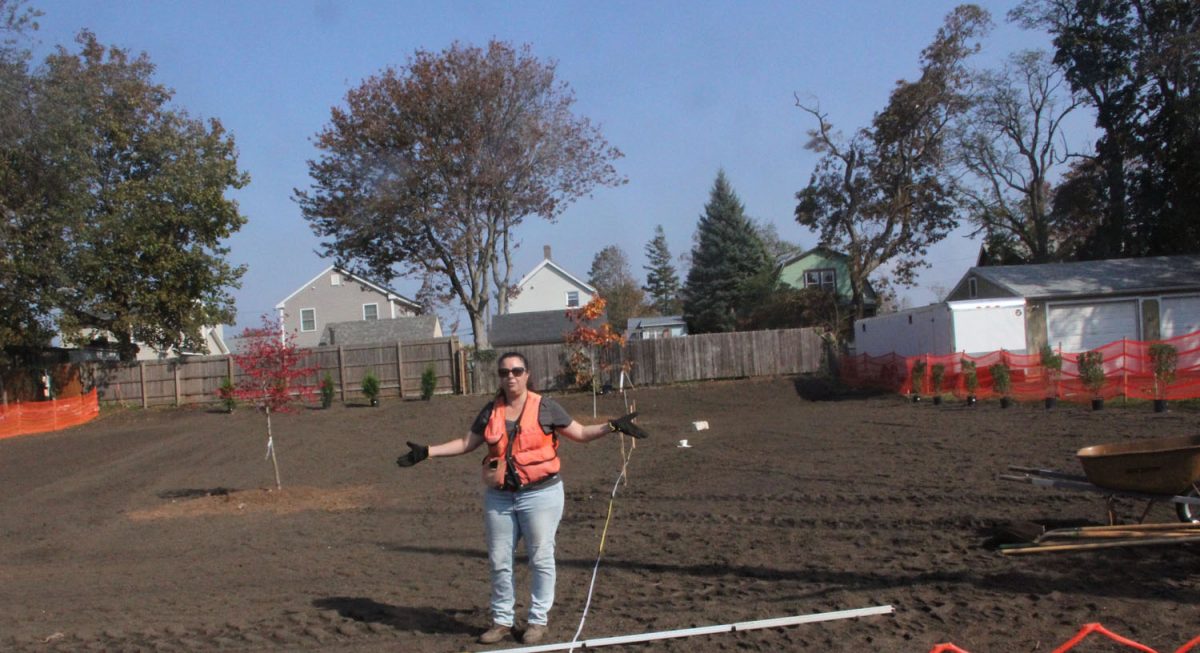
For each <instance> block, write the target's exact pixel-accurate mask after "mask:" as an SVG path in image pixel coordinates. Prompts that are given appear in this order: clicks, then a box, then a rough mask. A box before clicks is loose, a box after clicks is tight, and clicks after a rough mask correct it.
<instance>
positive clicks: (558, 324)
mask: <svg viewBox="0 0 1200 653" xmlns="http://www.w3.org/2000/svg"><path fill="white" fill-rule="evenodd" d="M607 323H608V317H607V316H603V317H600V318H597V319H595V320H592V321H591V322H588V323H587V325H588V326H590V327H592V328H593V329H595V328H598V327H600V326H601V325H603V324H607ZM574 329H575V322H574V321H573V320H571V319H570V318H568V317H567V312H566V311H565V310H561V309H559V310H553V311H531V312H528V313H509V314H508V315H494V316H492V328H491V330H490V331H489V332H488V340H489V341H491V345H492V346H493V347H513V346H519V345H545V344H551V343H559V342H565V341H566V339H567V334H568V333H570V332H571V331H572V330H574Z"/></svg>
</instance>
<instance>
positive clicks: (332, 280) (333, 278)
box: [329, 272, 342, 286]
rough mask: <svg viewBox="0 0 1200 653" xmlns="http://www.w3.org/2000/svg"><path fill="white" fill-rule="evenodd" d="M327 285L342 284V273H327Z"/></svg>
mask: <svg viewBox="0 0 1200 653" xmlns="http://www.w3.org/2000/svg"><path fill="white" fill-rule="evenodd" d="M329 285H331V286H340V285H342V275H340V274H338V273H337V272H334V273H333V274H331V275H329Z"/></svg>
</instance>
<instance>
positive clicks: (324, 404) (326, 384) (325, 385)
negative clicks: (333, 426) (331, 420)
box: [320, 372, 333, 408]
mask: <svg viewBox="0 0 1200 653" xmlns="http://www.w3.org/2000/svg"><path fill="white" fill-rule="evenodd" d="M320 390H321V408H329V407H330V406H332V405H333V374H330V373H329V372H326V373H325V377H324V378H323V379H321V388H320Z"/></svg>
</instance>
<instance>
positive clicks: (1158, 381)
mask: <svg viewBox="0 0 1200 653" xmlns="http://www.w3.org/2000/svg"><path fill="white" fill-rule="evenodd" d="M1178 363H1179V352H1178V351H1177V350H1176V349H1175V347H1174V346H1173V345H1168V344H1167V343H1165V342H1160V343H1157V344H1153V345H1150V366H1151V368H1152V369H1153V370H1154V412H1156V413H1165V412H1167V386H1169V385H1171V382H1172V381H1174V380H1175V366H1176V365H1177V364H1178Z"/></svg>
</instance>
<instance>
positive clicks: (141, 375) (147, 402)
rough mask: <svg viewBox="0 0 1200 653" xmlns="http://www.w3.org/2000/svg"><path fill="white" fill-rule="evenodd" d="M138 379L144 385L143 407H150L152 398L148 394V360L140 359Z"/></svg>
mask: <svg viewBox="0 0 1200 653" xmlns="http://www.w3.org/2000/svg"><path fill="white" fill-rule="evenodd" d="M138 380H139V381H140V383H141V385H142V408H149V407H150V400H149V398H148V397H147V396H146V361H138Z"/></svg>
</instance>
